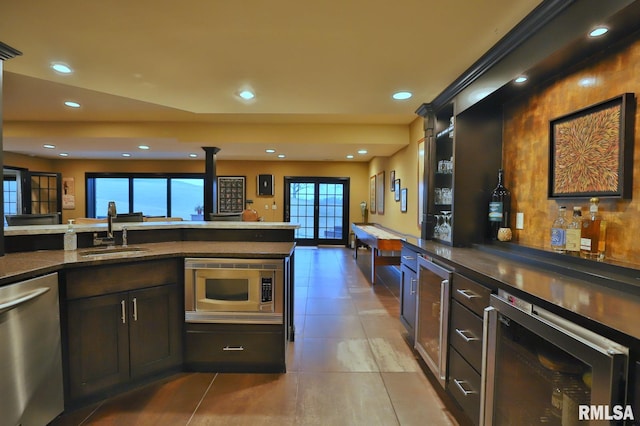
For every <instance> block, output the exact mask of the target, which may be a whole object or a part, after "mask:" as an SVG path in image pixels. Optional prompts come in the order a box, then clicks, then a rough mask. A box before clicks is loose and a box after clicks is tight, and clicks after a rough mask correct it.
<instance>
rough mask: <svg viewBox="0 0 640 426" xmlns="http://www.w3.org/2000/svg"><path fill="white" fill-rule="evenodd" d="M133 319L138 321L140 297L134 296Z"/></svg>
mask: <svg viewBox="0 0 640 426" xmlns="http://www.w3.org/2000/svg"><path fill="white" fill-rule="evenodd" d="M133 320H134V321H138V299H137V298H136V297H134V298H133Z"/></svg>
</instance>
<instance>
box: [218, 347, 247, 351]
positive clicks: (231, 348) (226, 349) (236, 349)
mask: <svg viewBox="0 0 640 426" xmlns="http://www.w3.org/2000/svg"><path fill="white" fill-rule="evenodd" d="M222 350H223V351H244V348H243V347H242V346H225V347H224V348H222Z"/></svg>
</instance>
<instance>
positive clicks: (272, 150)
mask: <svg viewBox="0 0 640 426" xmlns="http://www.w3.org/2000/svg"><path fill="white" fill-rule="evenodd" d="M264 152H266V153H267V154H273V153H274V152H276V150H275V149H272V148H268V149H265V150H264Z"/></svg>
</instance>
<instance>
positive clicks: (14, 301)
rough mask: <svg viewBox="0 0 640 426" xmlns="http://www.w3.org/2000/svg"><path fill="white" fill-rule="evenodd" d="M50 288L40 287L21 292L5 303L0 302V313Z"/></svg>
mask: <svg viewBox="0 0 640 426" xmlns="http://www.w3.org/2000/svg"><path fill="white" fill-rule="evenodd" d="M49 290H50V288H49V287H40V288H36V289H35V290H32V291H30V292H28V293H25V294H22V295H21V296H18V297H16V298H15V299H12V300H9V301H8V302H5V303H0V314H4V313H5V312H7V311H10V310H12V309H15V308H17V307H18V306H20V305H22V304H23V303H27V302H28V301H29V300H33V299H35V298H36V297H38V296H41V295H43V294H45V293H46V292H48V291H49Z"/></svg>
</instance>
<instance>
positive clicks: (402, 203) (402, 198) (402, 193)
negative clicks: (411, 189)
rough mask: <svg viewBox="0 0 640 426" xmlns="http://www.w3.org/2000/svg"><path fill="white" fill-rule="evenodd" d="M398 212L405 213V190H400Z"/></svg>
mask: <svg viewBox="0 0 640 426" xmlns="http://www.w3.org/2000/svg"><path fill="white" fill-rule="evenodd" d="M400 211H401V212H402V213H406V212H407V188H402V189H401V190H400Z"/></svg>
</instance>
